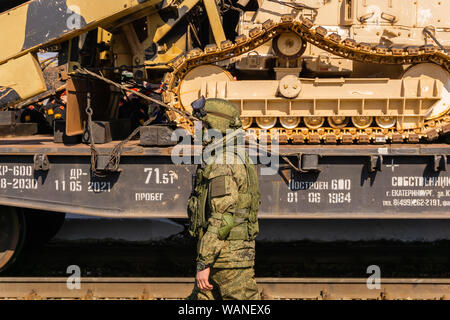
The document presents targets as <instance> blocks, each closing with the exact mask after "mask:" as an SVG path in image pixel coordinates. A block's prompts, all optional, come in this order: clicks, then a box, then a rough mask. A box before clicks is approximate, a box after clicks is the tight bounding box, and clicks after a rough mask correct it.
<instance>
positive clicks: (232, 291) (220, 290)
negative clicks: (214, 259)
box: [187, 267, 260, 300]
mask: <svg viewBox="0 0 450 320" xmlns="http://www.w3.org/2000/svg"><path fill="white" fill-rule="evenodd" d="M209 281H210V283H211V285H212V286H213V289H212V290H210V291H201V290H200V289H199V288H198V287H197V284H195V286H194V290H193V291H192V293H191V295H190V296H189V297H188V298H187V299H189V300H259V299H260V296H259V292H258V287H257V285H256V280H255V271H254V270H253V267H249V268H233V269H213V268H211V274H210V276H209Z"/></svg>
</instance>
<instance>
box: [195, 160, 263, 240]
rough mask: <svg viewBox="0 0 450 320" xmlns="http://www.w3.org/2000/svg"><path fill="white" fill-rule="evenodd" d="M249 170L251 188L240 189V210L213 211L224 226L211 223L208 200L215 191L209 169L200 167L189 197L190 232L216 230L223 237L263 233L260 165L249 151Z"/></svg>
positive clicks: (250, 237)
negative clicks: (242, 191)
mask: <svg viewBox="0 0 450 320" xmlns="http://www.w3.org/2000/svg"><path fill="white" fill-rule="evenodd" d="M243 162H244V163H245V169H246V172H247V192H245V193H241V192H240V193H239V197H238V201H237V204H236V210H235V212H234V213H233V214H230V213H224V214H220V213H215V212H212V213H210V214H211V216H213V217H214V218H218V219H222V224H221V226H220V228H217V227H214V226H211V225H210V226H208V219H209V216H207V210H206V207H207V201H208V198H209V197H211V194H214V193H215V190H214V189H213V188H214V186H211V183H210V180H208V179H207V178H206V177H208V174H209V172H208V170H209V169H210V168H211V166H206V167H205V168H201V167H199V168H198V169H197V171H196V176H195V178H194V181H195V182H194V187H193V190H192V194H191V196H190V198H189V201H188V216H189V220H190V224H189V234H190V235H191V236H193V237H197V238H199V239H200V238H201V237H202V236H203V234H204V233H205V232H206V230H208V231H210V232H214V233H216V234H217V235H218V237H219V239H221V240H253V239H255V238H256V236H257V235H258V233H259V225H258V209H259V205H260V192H259V186H258V175H257V172H256V168H255V166H254V165H253V164H251V163H250V161H249V158H248V155H247V154H246V155H245V159H243Z"/></svg>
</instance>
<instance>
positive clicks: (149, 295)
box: [0, 277, 450, 300]
mask: <svg viewBox="0 0 450 320" xmlns="http://www.w3.org/2000/svg"><path fill="white" fill-rule="evenodd" d="M366 281H367V280H366V279H363V278H258V279H257V282H258V286H259V290H260V291H261V293H262V298H263V299H275V300H278V299H305V300H330V299H338V300H340V299H344V300H351V299H358V300H360V299H362V300H365V299H370V300H372V299H376V300H387V299H396V300H397V299H401V300H403V299H408V300H410V299H433V300H436V299H439V300H447V299H449V297H450V279H393V278H387V279H382V280H381V288H380V289H368V287H367V284H366ZM69 282H70V281H69ZM70 283H72V282H70ZM192 287H193V278H81V281H80V288H79V289H72V290H71V289H68V286H67V278H63V277H59V278H0V300H17V299H27V300H40V299H47V300H48V299H51V300H54V299H63V300H66V299H69V300H71V299H76V300H109V299H114V300H117V299H120V300H122V299H126V300H154V299H170V300H172V299H183V298H185V297H187V296H188V295H189V293H190V292H191V290H192Z"/></svg>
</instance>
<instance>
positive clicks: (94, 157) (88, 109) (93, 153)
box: [86, 82, 102, 176]
mask: <svg viewBox="0 0 450 320" xmlns="http://www.w3.org/2000/svg"><path fill="white" fill-rule="evenodd" d="M86 96H87V98H86V99H87V100H86V114H87V117H88V119H87V134H89V145H90V147H91V171H92V172H93V173H94V174H95V175H98V176H101V175H102V174H101V172H100V171H98V170H97V159H98V151H97V148H96V147H95V140H94V136H93V130H92V115H93V113H94V112H93V110H92V107H91V102H92V101H91V92H90V82H88V90H87V95H86Z"/></svg>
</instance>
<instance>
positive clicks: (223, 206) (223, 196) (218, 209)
mask: <svg viewBox="0 0 450 320" xmlns="http://www.w3.org/2000/svg"><path fill="white" fill-rule="evenodd" d="M211 166H212V167H211V171H210V175H209V177H208V179H209V180H210V181H209V182H210V184H214V183H215V184H217V185H216V191H215V192H211V193H210V195H211V198H210V199H209V203H210V205H211V212H213V213H214V214H213V215H212V216H211V217H210V218H209V219H208V227H209V226H212V227H213V228H217V229H218V228H220V225H221V223H222V218H221V217H222V215H223V214H224V213H231V214H234V212H235V210H236V205H237V201H238V195H239V185H238V183H239V179H236V173H237V172H238V171H239V170H240V169H239V168H238V167H239V165H228V164H212V165H211ZM244 170H245V169H244ZM215 179H216V180H215ZM222 188H223V190H222ZM225 245H226V242H225V241H224V240H220V239H219V238H218V235H217V233H215V232H211V231H206V233H205V234H204V236H203V237H202V238H201V239H200V241H199V243H198V249H197V253H198V255H197V262H202V263H203V264H206V265H212V264H213V263H214V261H215V260H216V258H217V256H218V255H219V253H220V251H221V250H222V248H223V247H224V246H225Z"/></svg>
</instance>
